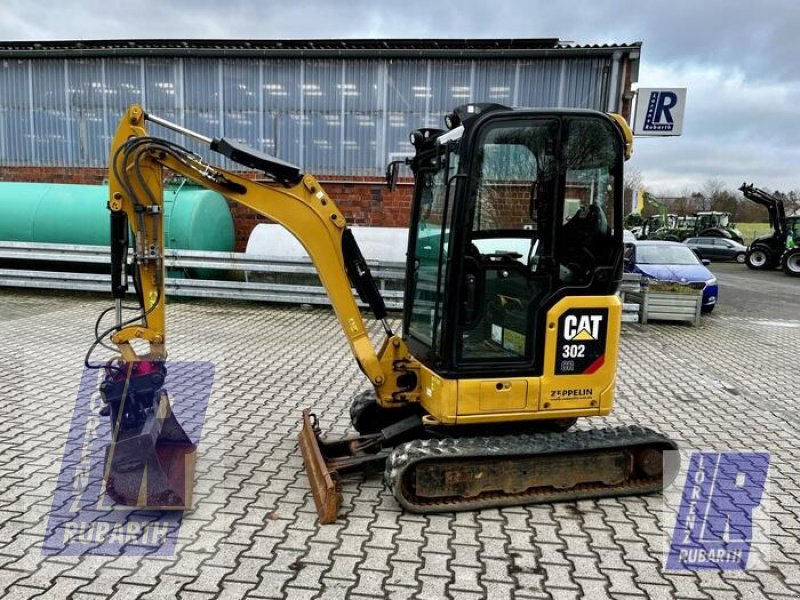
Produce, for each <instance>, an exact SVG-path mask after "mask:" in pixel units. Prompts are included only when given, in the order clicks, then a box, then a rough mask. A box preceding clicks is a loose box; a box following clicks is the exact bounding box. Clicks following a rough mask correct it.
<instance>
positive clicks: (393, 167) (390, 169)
mask: <svg viewBox="0 0 800 600" xmlns="http://www.w3.org/2000/svg"><path fill="white" fill-rule="evenodd" d="M406 164H408V160H406V159H403V160H393V161H392V162H390V163H389V164H388V165H386V185H387V186H388V187H389V190H390V191H392V192H393V191H395V189H397V174H398V171H399V169H400V165H406Z"/></svg>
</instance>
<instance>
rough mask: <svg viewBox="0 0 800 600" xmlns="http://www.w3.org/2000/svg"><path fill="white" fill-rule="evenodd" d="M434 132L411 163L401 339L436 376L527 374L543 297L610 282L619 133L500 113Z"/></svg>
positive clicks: (539, 353) (618, 240) (583, 123)
mask: <svg viewBox="0 0 800 600" xmlns="http://www.w3.org/2000/svg"><path fill="white" fill-rule="evenodd" d="M439 135H440V137H439V138H437V140H436V141H435V142H433V143H431V144H430V145H428V146H426V147H425V148H424V151H421V152H419V153H418V155H417V157H415V159H414V163H413V166H412V168H414V171H415V175H416V197H415V202H414V207H413V211H412V227H411V231H410V238H409V262H408V271H407V273H408V275H407V280H408V284H407V286H408V287H407V290H406V323H405V329H404V333H405V336H406V338H407V342H408V344H409V348H410V349H411V351H412V353H413V354H414V356H415V357H417V358H418V359H420V360H421V361H422V362H423V363H425V364H428V365H431V366H432V367H433V368H435V369H436V370H437V372H438V373H440V374H442V375H444V376H447V374H448V373H459V372H471V373H475V374H476V376H479V375H484V374H485V375H489V374H499V373H504V374H505V373H510V372H515V373H520V372H530V373H534V372H537V371H538V370H540V369H541V368H542V357H543V341H544V330H545V317H546V312H547V309H548V307H549V306H551V305H552V304H554V303H555V302H557V301H558V300H559V299H560V298H562V297H564V296H567V295H605V294H610V293H613V292H614V291H615V289H616V280H617V279H618V274H619V272H621V266H622V237H621V236H622V226H621V216H620V213H619V206H620V205H621V188H620V187H619V186H620V182H621V176H622V156H623V153H622V149H621V148H622V142H621V136H620V134H619V131H618V130H617V129H616V125H615V124H614V123H613V122H612V121H611V120H610V119H607V118H605V117H603V116H601V115H599V114H597V115H587V114H585V113H580V112H574V113H570V112H566V111H565V112H563V113H550V112H544V111H529V112H525V111H513V112H512V111H508V112H505V111H503V112H497V113H490V114H488V115H486V116H483V117H477V118H476V120H475V121H473V122H471V123H469V122H468V123H466V124H465V125H464V129H463V132H460V131H458V130H455V129H454V130H451V131H450V132H448V133H441V134H439ZM618 221H619V222H618Z"/></svg>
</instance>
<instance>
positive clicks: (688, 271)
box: [624, 240, 719, 313]
mask: <svg viewBox="0 0 800 600" xmlns="http://www.w3.org/2000/svg"><path fill="white" fill-rule="evenodd" d="M704 263H705V264H704ZM706 264H708V261H707V260H705V261H703V262H701V260H700V259H699V258H698V257H697V255H696V254H695V253H694V252H692V251H691V250H690V249H689V247H688V246H686V245H684V244H681V243H679V242H665V241H660V240H646V241H644V240H640V241H637V242H636V243H629V244H625V266H624V270H625V272H626V273H639V274H641V275H644V276H645V277H648V278H650V279H653V280H656V281H666V282H670V283H679V284H681V283H682V284H689V283H702V284H703V306H702V311H703V312H704V313H710V312H711V311H712V310H714V307H715V306H716V305H717V300H718V298H719V289H718V287H717V278H716V277H715V276H714V274H713V273H712V272H711V271H709V270H708V269H707V268H706Z"/></svg>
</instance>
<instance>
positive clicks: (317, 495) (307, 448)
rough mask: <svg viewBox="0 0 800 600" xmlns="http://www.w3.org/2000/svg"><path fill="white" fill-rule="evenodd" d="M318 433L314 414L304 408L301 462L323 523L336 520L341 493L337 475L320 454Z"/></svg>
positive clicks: (300, 438)
mask: <svg viewBox="0 0 800 600" xmlns="http://www.w3.org/2000/svg"><path fill="white" fill-rule="evenodd" d="M319 433H320V430H319V425H318V423H317V418H316V416H315V415H312V414H311V412H310V411H309V410H308V409H307V408H306V409H304V410H303V427H302V428H301V429H300V436H299V438H298V442H299V445H300V451H301V452H302V454H303V462H304V463H305V465H306V474H307V475H308V482H309V484H310V485H311V493H312V494H313V495H314V504H315V505H316V506H317V514H318V515H319V522H320V523H322V524H323V525H324V524H326V523H333V522H334V521H335V520H336V515H337V514H338V512H339V506H340V505H341V503H342V495H341V492H340V490H339V485H338V477H337V479H336V481H334V475H333V474H332V473H331V472H330V471H329V469H328V464H327V463H326V461H325V457H324V456H323V454H322V446H321V443H320V440H319Z"/></svg>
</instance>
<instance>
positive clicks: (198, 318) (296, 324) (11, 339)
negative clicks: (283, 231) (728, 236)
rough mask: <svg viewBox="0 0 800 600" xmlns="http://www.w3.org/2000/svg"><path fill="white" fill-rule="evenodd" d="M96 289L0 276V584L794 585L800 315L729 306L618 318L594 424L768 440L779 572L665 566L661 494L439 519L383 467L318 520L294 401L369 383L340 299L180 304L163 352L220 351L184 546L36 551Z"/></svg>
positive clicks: (321, 590)
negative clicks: (609, 389) (70, 292)
mask: <svg viewBox="0 0 800 600" xmlns="http://www.w3.org/2000/svg"><path fill="white" fill-rule="evenodd" d="M104 306H105V305H104V303H103V302H101V301H98V300H93V299H87V298H85V297H70V296H66V297H59V296H55V295H50V296H41V295H35V294H33V293H9V292H0V335H2V344H0V365H2V368H0V420H1V421H2V427H1V428H0V597H2V598H9V599H16V598H33V597H39V598H54V599H63V598H76V599H81V600H89V599H94V598H108V597H113V598H176V597H177V598H186V599H200V598H213V597H220V598H226V599H227V598H242V597H252V598H278V597H287V598H341V597H344V596H350V597H353V598H378V597H389V598H407V597H416V598H459V599H460V598H464V599H469V598H484V597H490V598H492V599H495V598H497V599H500V598H506V597H515V598H556V599H560V598H578V597H591V598H606V597H610V598H620V599H622V598H645V597H652V598H673V597H679V598H715V599H716V598H720V599H728V598H760V597H770V598H787V599H789V598H797V597H798V596H799V595H800V539H798V533H800V522H799V521H798V514H800V490H798V486H799V485H800V473H798V464H800V461H798V457H799V455H800V450H798V445H797V431H798V417H797V412H796V411H797V404H798V393H797V390H798V380H797V342H798V339H800V320H795V321H792V320H782V321H781V320H770V321H768V320H761V319H757V318H753V319H737V318H734V316H733V315H728V316H726V314H725V313H724V311H723V312H721V313H719V314H715V315H713V316H711V317H708V318H705V319H704V321H703V324H702V325H701V326H700V327H698V328H693V327H690V326H680V325H652V326H648V327H647V328H642V327H640V326H636V325H633V326H626V327H625V329H624V332H623V338H622V347H621V358H620V371H619V382H618V394H617V397H618V405H617V408H616V410H615V412H614V414H613V416H611V417H609V418H608V419H606V420H605V421H602V423H605V424H624V423H640V424H643V425H649V426H652V427H654V428H655V429H658V430H660V431H662V432H664V433H666V434H668V435H670V436H672V437H674V438H675V439H676V440H677V441H679V442H680V443H681V444H682V445H684V446H686V447H692V448H704V449H728V448H730V449H766V450H769V451H770V452H771V453H772V464H771V470H770V486H771V487H770V489H769V494H770V497H771V500H772V512H771V519H770V523H771V530H770V539H771V541H772V547H771V555H770V561H771V562H770V566H769V568H768V569H766V570H761V571H748V572H745V573H735V572H725V573H718V572H714V571H707V572H699V573H691V572H665V571H664V569H663V568H662V559H663V554H662V552H663V544H664V532H665V527H664V525H663V524H662V523H661V521H660V520H659V514H660V510H661V499H660V497H644V498H626V499H608V500H599V501H581V502H577V503H567V504H557V505H542V506H533V507H526V508H510V509H504V510H487V511H483V512H479V513H459V514H443V515H435V516H429V517H425V516H419V515H413V514H406V513H403V512H401V511H400V510H399V508H398V506H397V504H396V502H395V501H394V499H393V497H392V496H391V495H390V494H389V493H388V492H387V491H386V490H385V489H384V487H383V484H382V482H381V480H380V478H379V477H374V478H367V479H362V478H356V479H354V480H352V481H348V482H347V484H346V486H345V490H344V492H345V493H344V504H343V507H342V513H341V514H342V516H341V518H340V519H339V521H338V522H337V523H336V524H334V525H329V526H319V525H318V524H317V521H316V514H315V510H314V504H313V500H312V498H311V494H310V492H309V488H308V484H307V481H306V478H305V474H304V471H303V466H302V460H301V457H300V454H299V452H298V450H297V446H296V441H295V438H296V433H297V429H298V422H299V418H300V411H301V408H303V407H311V408H313V409H314V411H315V412H316V413H317V414H318V415H319V417H320V419H321V422H322V424H323V426H324V427H325V428H326V429H328V430H330V431H331V432H332V433H334V434H336V433H346V432H348V431H349V429H348V427H349V421H348V417H347V406H348V400H349V398H350V397H351V396H352V395H354V394H355V393H357V392H358V391H359V390H361V389H362V388H363V384H364V380H363V378H362V376H361V374H360V372H359V371H358V369H357V367H356V365H355V363H354V361H353V359H352V357H351V356H350V354H349V351H348V348H347V345H346V343H345V341H344V339H343V336H342V335H341V333H340V331H339V329H338V326H337V324H336V322H335V320H334V318H333V316H332V314H331V313H330V312H329V311H326V310H308V311H306V310H302V309H300V308H288V307H264V306H257V305H251V304H227V305H223V304H214V303H199V302H198V303H191V302H182V303H173V304H170V306H169V308H168V315H169V321H170V332H171V339H170V340H169V344H170V358H171V359H174V360H210V361H213V362H214V364H215V365H216V378H215V381H214V386H213V390H212V394H211V399H210V404H209V408H208V412H207V415H206V423H205V429H204V433H203V439H202V443H201V445H200V450H199V460H198V470H197V474H196V481H197V484H196V487H195V510H194V511H192V512H190V513H187V514H186V515H185V516H184V520H183V524H182V526H181V528H180V532H179V540H178V548H177V552H176V553H175V554H174V555H171V556H149V557H141V556H139V557H136V556H85V557H71V556H43V554H42V542H43V537H44V531H45V527H46V520H47V515H48V512H49V511H50V508H51V499H52V497H53V492H54V489H55V486H56V479H57V477H58V473H59V469H60V466H61V460H62V453H63V448H64V444H65V440H66V436H67V433H68V428H69V422H70V417H71V414H72V411H73V407H74V405H75V397H76V392H77V389H78V383H79V380H80V377H81V371H82V360H83V352H84V351H85V349H86V347H87V346H88V345H89V343H90V342H91V340H92V331H91V329H92V325H93V323H94V318H95V316H96V315H97V313H98V312H99V311H100V310H101V309H102V308H104ZM798 319H800V316H799V317H798ZM377 331H378V330H377V328H376V329H375V332H376V334H377ZM600 424H601V420H599V419H597V420H587V421H586V422H584V423H583V424H582V425H581V426H583V427H591V426H597V425H600Z"/></svg>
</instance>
